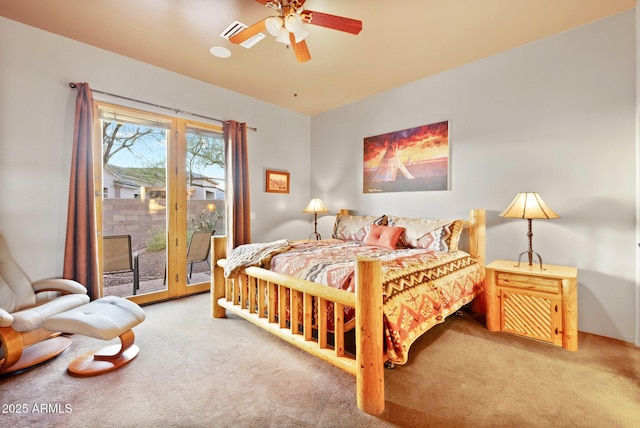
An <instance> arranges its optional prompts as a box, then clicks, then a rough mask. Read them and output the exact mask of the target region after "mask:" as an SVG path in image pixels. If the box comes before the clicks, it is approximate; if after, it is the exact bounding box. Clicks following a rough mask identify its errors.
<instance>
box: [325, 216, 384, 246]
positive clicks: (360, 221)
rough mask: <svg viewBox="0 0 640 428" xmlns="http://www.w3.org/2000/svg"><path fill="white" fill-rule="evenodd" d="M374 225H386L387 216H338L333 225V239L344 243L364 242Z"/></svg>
mask: <svg viewBox="0 0 640 428" xmlns="http://www.w3.org/2000/svg"><path fill="white" fill-rule="evenodd" d="M372 224H377V225H382V226H384V225H386V224H387V216H386V215H382V216H380V217H376V216H362V215H341V214H338V216H336V222H335V223H334V225H333V235H331V236H332V238H336V239H342V240H343V241H359V242H363V241H364V240H365V238H366V237H367V234H368V233H369V229H370V228H371V225H372Z"/></svg>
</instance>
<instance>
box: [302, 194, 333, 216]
mask: <svg viewBox="0 0 640 428" xmlns="http://www.w3.org/2000/svg"><path fill="white" fill-rule="evenodd" d="M302 212H303V213H305V214H314V213H315V214H326V213H328V212H329V210H328V209H327V207H325V206H324V204H323V203H322V200H321V199H320V198H313V199H311V202H309V204H307V207H306V208H305V209H304V210H303V211H302Z"/></svg>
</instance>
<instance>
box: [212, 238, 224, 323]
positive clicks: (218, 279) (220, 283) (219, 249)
mask: <svg viewBox="0 0 640 428" xmlns="http://www.w3.org/2000/svg"><path fill="white" fill-rule="evenodd" d="M211 254H212V257H213V260H212V263H211V269H213V275H211V316H212V317H214V318H225V317H226V316H227V311H226V309H225V308H223V307H222V306H220V305H219V304H218V299H219V298H221V297H224V296H225V282H226V281H225V278H224V269H223V268H222V267H220V266H218V260H220V259H224V258H225V257H226V255H227V237H226V236H212V237H211Z"/></svg>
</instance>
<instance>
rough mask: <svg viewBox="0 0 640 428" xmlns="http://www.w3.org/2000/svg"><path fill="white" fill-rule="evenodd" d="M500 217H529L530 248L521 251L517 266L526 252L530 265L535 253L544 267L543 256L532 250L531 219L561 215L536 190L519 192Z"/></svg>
mask: <svg viewBox="0 0 640 428" xmlns="http://www.w3.org/2000/svg"><path fill="white" fill-rule="evenodd" d="M500 217H507V218H524V219H527V222H528V223H529V231H528V232H527V237H529V249H528V250H527V251H523V252H522V253H520V255H519V256H518V264H517V266H520V259H521V258H522V256H523V255H524V254H527V255H528V259H529V266H532V264H533V255H534V254H535V255H536V256H538V260H539V261H540V269H542V257H540V254H538V253H536V252H534V251H533V250H532V245H531V241H532V239H531V238H532V237H533V232H531V220H532V219H534V218H559V217H560V216H559V215H558V214H556V213H555V212H553V210H552V209H551V208H549V207H548V206H547V204H545V203H544V201H543V200H542V198H541V197H540V195H538V194H537V193H536V192H525V193H518V194H517V195H516V197H515V199H514V200H513V201H512V202H511V204H510V205H509V206H508V207H507V209H506V210H504V211H502V212H501V213H500Z"/></svg>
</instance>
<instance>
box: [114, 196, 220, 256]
mask: <svg viewBox="0 0 640 428" xmlns="http://www.w3.org/2000/svg"><path fill="white" fill-rule="evenodd" d="M166 203H167V201H166V199H148V200H142V199H115V198H113V199H105V200H103V202H102V223H103V228H102V230H103V234H104V235H105V236H110V235H131V245H132V247H133V248H134V249H140V248H144V247H146V245H147V243H148V242H149V241H151V240H152V239H153V238H154V236H156V235H157V234H158V233H164V231H166V224H167V219H166ZM188 206H189V209H188V211H187V227H189V228H191V225H192V223H191V221H190V219H197V218H198V215H199V214H200V213H202V212H203V211H207V210H208V211H212V209H211V207H212V206H215V210H214V211H217V212H219V213H221V214H224V200H222V199H219V200H190V201H189V202H188ZM214 230H215V231H216V235H224V233H225V230H224V218H223V217H220V218H218V220H217V222H216V224H215V227H214Z"/></svg>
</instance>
